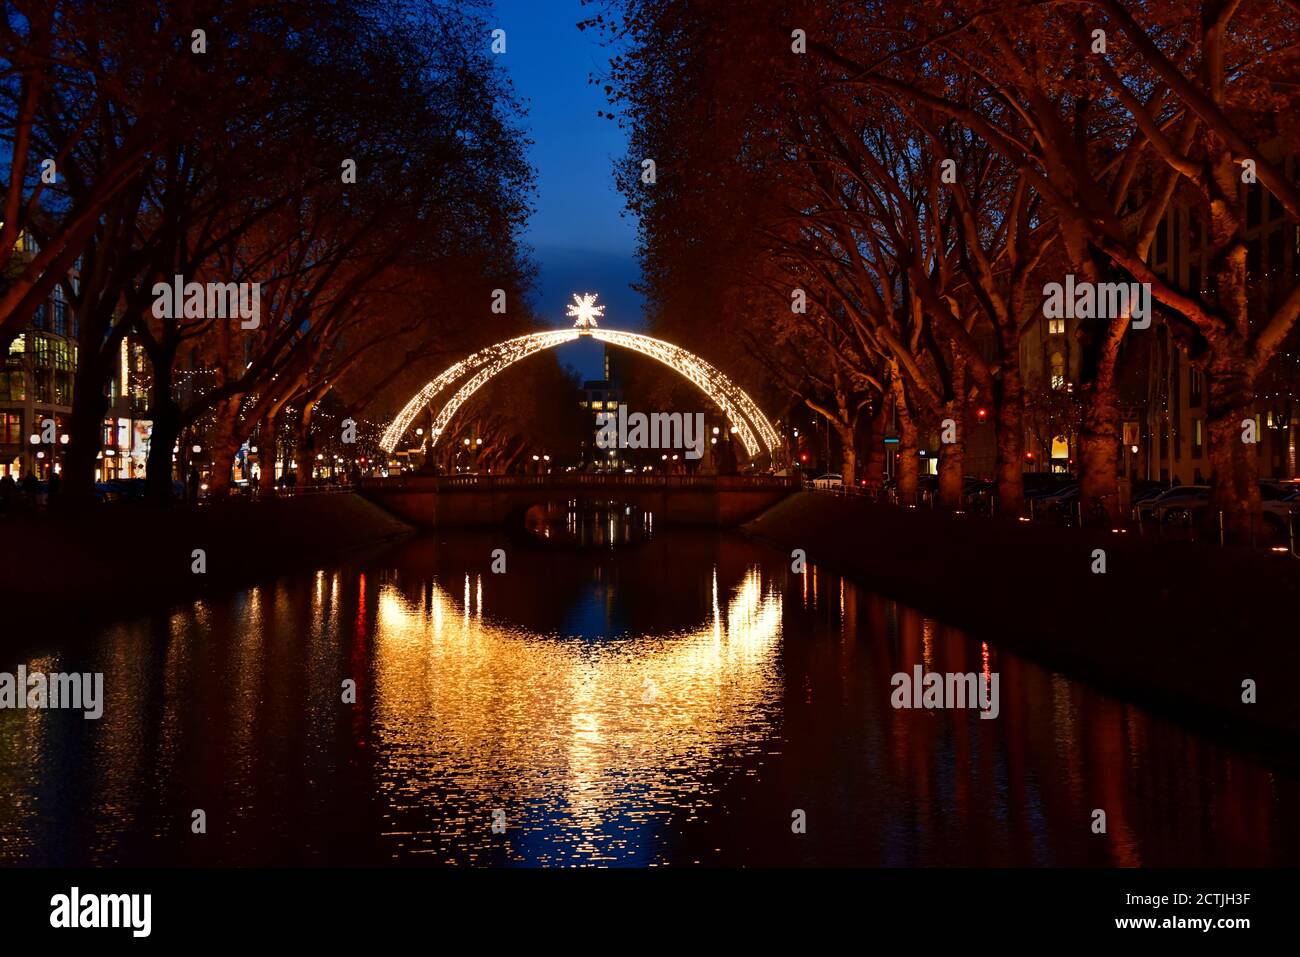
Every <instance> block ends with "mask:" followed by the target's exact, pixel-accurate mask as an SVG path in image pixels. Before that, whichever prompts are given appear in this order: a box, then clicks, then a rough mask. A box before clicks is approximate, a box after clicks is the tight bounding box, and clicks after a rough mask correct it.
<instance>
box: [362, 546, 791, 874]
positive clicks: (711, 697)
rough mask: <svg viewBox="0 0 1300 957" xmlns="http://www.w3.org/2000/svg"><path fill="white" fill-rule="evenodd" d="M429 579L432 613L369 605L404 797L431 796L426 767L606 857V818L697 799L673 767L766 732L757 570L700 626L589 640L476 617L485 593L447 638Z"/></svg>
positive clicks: (768, 670)
mask: <svg viewBox="0 0 1300 957" xmlns="http://www.w3.org/2000/svg"><path fill="white" fill-rule="evenodd" d="M432 589H433V596H432V605H431V611H429V612H426V610H425V608H424V607H422V606H421V605H419V604H416V603H413V602H411V601H409V600H408V599H407V598H406V597H404V596H403V595H402V593H401V592H400V591H399V590H398V589H397V588H396V587H395V586H388V587H385V588H383V589H382V590H381V592H380V595H379V601H378V621H377V628H376V629H375V630H376V639H375V649H374V653H375V658H374V661H375V682H376V684H375V726H376V728H377V731H378V735H379V742H378V743H379V744H380V745H381V748H380V750H381V751H382V752H383V753H386V754H389V755H393V756H394V757H393V761H395V762H396V765H397V766H394V767H393V769H392V770H393V771H394V772H395V778H394V779H395V780H402V781H403V784H402V787H401V789H400V792H396V793H393V794H392V795H391V797H392V799H393V800H394V801H396V802H398V803H399V804H402V803H404V802H408V801H409V802H418V801H419V800H423V799H426V798H430V799H431V797H432V795H433V794H434V793H435V792H436V791H437V790H438V788H439V787H440V782H439V781H437V780H434V778H435V777H438V778H444V779H445V777H446V776H447V775H451V776H453V777H455V778H456V779H457V783H458V785H459V787H460V789H463V790H464V791H465V792H468V793H470V794H475V795H476V796H478V797H481V798H482V799H483V800H484V801H487V802H489V806H496V805H501V806H515V807H516V810H515V811H514V812H512V815H511V819H512V821H513V820H515V818H516V817H517V816H518V815H519V814H520V813H521V812H520V810H519V809H518V805H519V804H521V803H526V804H531V805H534V806H537V808H538V810H539V811H542V810H544V812H545V814H546V816H548V817H549V818H550V820H549V821H548V824H547V826H549V827H555V826H557V824H556V816H557V815H558V817H559V820H560V822H561V824H560V825H559V826H562V827H573V828H579V829H581V830H582V831H583V832H584V834H587V835H588V836H589V837H590V838H591V840H592V847H593V848H597V847H607V846H610V845H612V846H613V847H614V848H615V854H616V850H617V847H618V845H619V840H618V838H617V836H616V833H615V831H616V830H617V829H612V828H611V827H610V823H611V822H610V818H611V817H612V816H616V815H619V814H623V813H626V811H627V810H628V807H629V804H630V803H631V804H634V805H636V806H639V807H641V808H645V807H647V806H660V807H663V808H669V807H677V808H680V807H682V806H683V805H687V804H690V803H691V802H693V801H696V800H699V799H700V798H701V795H700V794H699V793H698V787H699V777H698V775H695V774H691V775H687V774H684V773H679V772H681V771H684V770H685V769H689V768H696V769H698V767H699V765H700V763H701V761H707V760H708V758H707V757H706V755H707V754H708V753H709V752H711V751H713V750H714V749H716V748H718V747H720V746H727V747H731V748H733V749H734V748H735V746H736V743H737V742H738V741H750V742H754V743H755V744H757V743H758V742H761V741H762V740H764V739H765V737H766V736H767V735H768V734H769V733H770V726H769V720H770V719H774V718H775V716H776V715H777V713H778V710H779V707H780V675H779V671H778V668H777V660H776V659H777V654H776V652H777V650H778V646H779V642H780V638H781V615H782V598H781V593H780V591H779V589H778V588H777V586H776V585H775V583H772V582H767V583H765V582H764V580H763V576H762V573H761V571H760V569H759V568H758V567H757V566H755V567H752V568H750V569H749V570H748V571H747V572H746V574H745V576H744V578H743V579H742V580H741V582H740V583H739V584H738V585H737V586H736V587H735V589H734V590H733V591H732V593H731V596H730V599H729V600H728V601H727V603H726V606H725V613H723V612H722V611H721V610H720V609H719V607H718V602H717V600H716V599H715V602H714V606H713V611H712V613H711V615H710V620H709V621H707V622H704V623H702V624H701V625H700V626H699V627H697V628H695V629H692V630H688V631H683V632H676V633H668V634H660V635H645V636H639V637H635V638H626V639H619V640H612V641H606V642H599V643H598V642H591V641H585V640H581V639H560V638H555V637H547V636H542V635H538V634H535V633H532V632H528V631H525V630H522V629H519V628H516V627H514V626H511V625H508V624H503V623H500V622H498V621H494V620H492V619H491V618H485V617H483V615H482V607H481V597H480V599H479V601H480V607H479V609H478V613H477V614H475V615H474V616H473V618H471V617H470V616H469V614H468V609H467V608H465V609H462V614H461V621H462V628H461V629H459V630H458V633H451V634H448V633H446V632H444V631H443V629H442V628H441V625H440V623H441V622H442V621H443V620H444V619H446V618H447V617H449V616H451V615H454V614H455V613H456V610H457V609H456V608H455V605H454V600H453V599H452V598H451V596H449V595H448V594H447V592H446V591H445V590H444V589H442V588H441V587H439V586H438V585H437V584H436V583H435V584H433V585H432ZM464 597H465V601H466V602H468V601H469V598H470V588H469V581H468V578H467V579H466V584H465V590H464ZM765 719H768V720H765ZM434 768H436V769H438V770H437V772H436V774H435V773H434V772H431V771H430V769H434ZM687 782H691V783H689V784H688V783H687ZM441 786H445V785H441ZM629 792H634V793H635V794H636V795H637V800H636V801H635V802H629V799H628V795H629ZM513 826H514V825H513V824H512V827H513ZM521 826H523V827H524V828H525V830H526V829H527V825H526V824H521ZM602 835H603V837H602ZM404 839H405V840H410V841H418V840H419V835H404ZM606 841H608V842H610V843H609V844H607V843H605V842H606ZM406 850H407V851H408V852H409V851H411V850H412V849H411V848H407V849H406ZM417 852H418V851H417ZM583 859H584V860H598V859H599V854H597V855H595V856H594V857H593V856H590V855H584V857H583Z"/></svg>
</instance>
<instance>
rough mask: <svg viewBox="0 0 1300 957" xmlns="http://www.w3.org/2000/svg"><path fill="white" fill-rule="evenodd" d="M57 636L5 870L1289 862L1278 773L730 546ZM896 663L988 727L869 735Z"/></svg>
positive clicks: (555, 549) (377, 564) (1292, 833)
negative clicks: (352, 698) (69, 693)
mask: <svg viewBox="0 0 1300 957" xmlns="http://www.w3.org/2000/svg"><path fill="white" fill-rule="evenodd" d="M606 521H607V520H606V519H602V520H601V526H600V527H601V528H602V529H603V528H604V527H605V522H606ZM608 521H610V522H612V521H613V520H612V519H609V520H608ZM619 521H622V519H619ZM611 541H612V542H613V543H614V544H612V545H611ZM498 547H499V548H504V549H505V552H506V561H507V565H506V571H505V573H504V574H494V573H493V572H492V570H491V569H492V550H493V549H494V548H498ZM65 632H66V629H64V630H51V633H50V634H48V636H43V637H38V638H37V639H36V645H37V647H36V651H35V652H34V653H27V652H23V653H18V654H17V657H16V658H15V653H14V652H6V653H5V654H7V655H8V658H7V659H0V670H7V671H10V672H12V671H14V670H15V668H16V666H17V665H18V664H25V665H26V666H27V668H28V669H29V670H40V671H47V672H48V671H102V672H104V674H105V686H106V699H107V700H106V704H105V711H104V716H103V718H102V719H101V720H99V721H87V720H84V719H83V718H82V717H81V715H80V713H68V712H50V711H36V710H23V711H16V710H14V711H0V792H3V796H2V797H0V863H4V864H62V863H94V864H157V863H166V864H180V863H195V864H218V863H220V864H253V863H265V864H327V863H385V862H391V863H402V864H438V865H488V864H494V865H502V864H507V865H629V864H632V865H650V864H694V863H703V864H728V865H731V864H757V865H762V864H862V865H943V864H960V865H977V864H999V865H1001V864H1027V865H1048V864H1087V865H1167V864H1222V863H1233V864H1267V863H1289V864H1296V863H1300V840H1298V838H1297V824H1296V822H1297V820H1298V817H1297V814H1296V810H1297V806H1298V805H1300V787H1297V778H1296V775H1295V772H1294V770H1293V769H1290V768H1287V767H1285V766H1276V765H1274V764H1272V763H1271V762H1269V761H1265V760H1263V759H1258V758H1254V757H1246V756H1242V755H1238V754H1236V753H1234V752H1233V751H1231V750H1228V749H1226V748H1225V747H1223V746H1220V745H1216V744H1214V743H1212V742H1210V741H1208V740H1206V739H1204V738H1203V737H1201V736H1199V735H1197V734H1195V733H1191V732H1188V731H1185V730H1182V729H1181V728H1179V727H1178V726H1176V725H1174V724H1172V723H1170V722H1168V721H1166V720H1163V719H1159V718H1155V717H1152V716H1150V715H1149V714H1147V713H1146V712H1145V711H1143V710H1142V709H1140V708H1137V707H1134V706H1131V705H1126V704H1123V703H1120V702H1118V701H1116V700H1114V699H1112V698H1109V697H1106V696H1104V695H1101V694H1099V693H1097V692H1095V691H1092V690H1090V689H1088V688H1087V687H1085V686H1082V685H1080V684H1078V683H1076V682H1073V681H1071V680H1068V679H1066V678H1064V677H1061V676H1059V675H1055V674H1053V673H1051V672H1049V671H1046V670H1044V669H1042V668H1039V667H1037V666H1035V665H1033V664H1030V663H1028V662H1026V661H1024V660H1023V659H1020V658H1018V657H1016V656H1014V655H1011V654H1009V653H1006V652H1001V651H999V650H998V648H997V647H996V641H995V640H994V641H993V642H992V643H985V642H983V641H981V640H978V639H976V638H972V637H970V636H967V635H965V634H963V633H961V632H960V631H957V630H954V629H952V628H949V627H946V626H944V625H943V624H941V623H939V622H936V621H933V620H930V619H928V618H925V617H923V616H922V615H920V614H918V613H916V612H914V611H912V610H910V609H908V608H906V607H903V606H900V605H898V604H897V603H895V602H892V601H889V600H887V599H885V598H882V597H880V596H878V595H874V594H872V593H870V592H869V591H865V590H863V589H861V588H858V587H855V586H853V585H852V584H849V583H846V582H844V581H842V580H840V579H839V578H837V577H835V576H833V575H831V574H828V573H826V572H825V571H824V570H822V569H818V568H812V569H810V571H809V573H808V574H807V575H804V576H799V575H795V574H792V573H791V570H790V560H789V558H788V557H786V556H784V555H782V554H781V553H778V552H776V551H773V550H770V549H768V548H766V547H763V546H760V545H757V544H754V543H752V542H749V541H747V540H745V539H743V538H739V537H734V536H729V535H722V536H719V535H717V534H712V533H709V534H702V533H687V532H676V531H664V530H660V529H655V530H654V534H653V535H652V536H651V537H650V539H649V540H648V541H643V540H640V537H639V536H628V535H623V534H620V533H619V531H618V529H617V528H616V527H615V525H614V524H610V525H609V526H608V534H605V533H604V532H602V531H597V532H596V533H594V534H591V533H586V534H582V535H577V536H573V535H570V536H565V535H559V536H558V540H550V541H548V542H546V543H538V542H535V541H532V540H531V539H530V540H522V539H508V538H506V537H505V536H504V535H494V534H480V533H472V534H471V533H441V534H438V535H436V536H433V537H428V538H422V539H418V540H413V541H409V542H406V543H404V544H403V545H401V546H398V547H397V548H395V549H394V550H392V551H391V552H390V553H388V554H386V555H384V556H382V557H380V558H378V559H375V560H371V561H367V562H364V563H360V564H346V565H329V566H327V567H322V568H320V569H319V570H317V571H315V572H308V573H304V574H299V575H289V576H285V577H283V578H281V579H278V580H274V581H268V582H265V583H262V584H260V585H258V586H257V587H253V588H249V589H245V590H242V591H238V592H235V593H226V594H222V595H220V596H214V597H211V598H208V599H205V600H201V601H197V602H187V603H185V604H183V605H180V606H176V607H171V608H169V609H167V610H165V611H161V612H159V613H157V614H156V615H154V616H152V617H148V618H143V619H135V620H130V621H124V622H122V623H119V624H116V625H112V626H108V627H104V626H97V627H96V628H94V629H88V630H87V631H86V632H85V633H82V634H77V633H65ZM989 637H991V638H993V639H995V638H996V636H989ZM916 664H920V665H922V666H923V668H924V669H925V670H927V671H960V672H982V671H988V672H990V673H992V672H996V673H998V675H999V678H1000V681H999V691H1000V713H999V715H998V717H997V718H996V719H994V720H981V719H980V718H979V717H978V712H976V711H969V710H947V711H942V710H932V711H926V710H911V711H908V710H895V709H893V708H892V707H891V705H890V693H891V691H892V688H891V683H890V679H891V676H892V675H893V674H894V673H895V672H909V673H910V672H911V670H912V668H913V666H914V665H916ZM347 680H353V681H355V682H356V689H355V695H356V704H355V705H354V704H351V703H344V701H343V700H342V699H343V697H344V693H345V691H344V682H345V681H347ZM1097 808H1101V809H1104V810H1105V811H1106V813H1107V834H1105V835H1098V834H1094V833H1092V829H1091V821H1092V812H1093V809H1097ZM196 809H202V810H203V812H204V814H205V816H206V821H207V832H206V833H204V834H195V833H193V831H192V826H191V824H192V821H193V819H194V811H195V810H196ZM800 812H801V813H800ZM797 820H802V821H804V822H806V833H795V831H796V830H797V828H796V827H793V826H792V824H793V823H794V822H795V821H797ZM494 823H495V824H496V825H497V827H496V829H495V830H494V826H493V825H494ZM502 830H503V831H504V833H498V832H499V831H502Z"/></svg>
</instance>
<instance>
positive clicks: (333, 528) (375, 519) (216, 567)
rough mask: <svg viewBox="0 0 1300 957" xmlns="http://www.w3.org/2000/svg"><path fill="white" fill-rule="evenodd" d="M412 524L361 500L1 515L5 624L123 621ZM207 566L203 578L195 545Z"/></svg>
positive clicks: (378, 540) (388, 537) (388, 536)
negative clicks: (19, 620)
mask: <svg viewBox="0 0 1300 957" xmlns="http://www.w3.org/2000/svg"><path fill="white" fill-rule="evenodd" d="M410 531H411V529H410V526H408V525H406V524H405V523H403V522H401V521H399V520H398V519H396V518H394V517H393V516H392V515H390V514H388V513H387V512H385V511H384V510H383V509H381V508H379V507H378V506H377V505H374V504H373V503H371V502H369V501H367V500H366V499H364V498H362V497H361V496H359V495H353V494H346V493H344V494H331V495H309V496H303V497H301V498H289V499H271V500H267V501H261V502H247V501H242V500H241V501H230V502H219V503H212V504H204V505H199V506H176V507H173V508H169V509H153V508H149V507H147V506H143V505H139V506H137V505H106V506H98V507H96V508H94V509H92V510H90V511H87V512H82V513H61V512H59V511H58V510H57V509H56V510H54V511H50V512H45V513H40V514H10V515H5V516H3V517H0V544H2V546H3V547H0V606H2V607H4V608H5V609H7V613H6V618H7V620H9V621H11V622H12V621H13V620H15V618H16V617H30V618H34V619H38V620H44V619H47V618H49V617H59V616H63V615H68V614H76V615H89V616H95V617H100V616H104V615H107V616H118V615H121V614H122V613H124V612H127V611H134V610H138V609H145V608H154V607H157V606H158V605H159V604H160V603H163V602H166V601H171V600H175V599H183V598H189V597H194V596H197V595H201V594H203V593H204V592H206V591H210V590H212V589H217V588H229V587H233V586H238V585H241V584H246V583H250V582H254V581H257V580H259V579H261V578H264V577H268V576H275V575H280V574H283V573H285V572H288V571H294V570H296V569H300V568H304V567H307V566H310V565H312V564H314V563H317V562H320V561H324V560H328V559H330V558H338V557H341V556H345V555H350V554H353V553H355V552H358V551H360V550H363V549H366V548H368V547H371V546H377V545H381V544H383V543H385V542H389V541H393V540H396V539H397V538H400V537H402V536H404V535H406V534H408V533H409V532H410ZM196 549H198V550H202V552H203V562H204V566H205V569H206V570H205V571H204V572H202V573H196V572H195V571H194V567H195V561H196V559H195V556H194V552H195V550H196Z"/></svg>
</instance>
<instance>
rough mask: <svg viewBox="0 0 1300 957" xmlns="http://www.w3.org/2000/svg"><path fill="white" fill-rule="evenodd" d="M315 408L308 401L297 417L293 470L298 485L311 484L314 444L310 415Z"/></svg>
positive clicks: (314, 458) (311, 402) (314, 454)
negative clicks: (295, 461) (295, 464)
mask: <svg viewBox="0 0 1300 957" xmlns="http://www.w3.org/2000/svg"><path fill="white" fill-rule="evenodd" d="M315 408H316V403H315V402H314V401H312V400H310V399H309V400H307V401H306V402H304V403H303V406H302V412H301V413H300V414H299V416H298V434H297V436H296V440H297V441H296V445H297V448H296V452H295V458H296V459H297V467H296V468H295V469H294V480H295V481H296V482H297V483H298V485H310V484H311V478H312V466H313V465H314V464H315V462H316V443H315V441H314V440H313V438H312V434H311V415H312V412H313V411H314V410H315Z"/></svg>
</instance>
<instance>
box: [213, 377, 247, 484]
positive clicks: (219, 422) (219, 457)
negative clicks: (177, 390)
mask: <svg viewBox="0 0 1300 957" xmlns="http://www.w3.org/2000/svg"><path fill="white" fill-rule="evenodd" d="M243 402H244V397H243V396H242V395H235V396H231V397H230V398H228V399H224V400H222V401H220V402H218V403H217V404H216V406H215V407H214V408H213V410H212V411H213V415H214V417H215V421H214V423H213V426H212V432H211V433H209V435H208V446H209V448H210V449H211V453H212V476H211V478H209V479H208V497H209V498H211V499H214V500H220V499H224V498H227V497H229V495H230V486H231V480H232V476H233V471H234V466H235V454H236V453H237V452H238V451H239V446H240V445H241V444H242V441H241V439H240V434H239V407H240V406H241V405H243Z"/></svg>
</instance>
